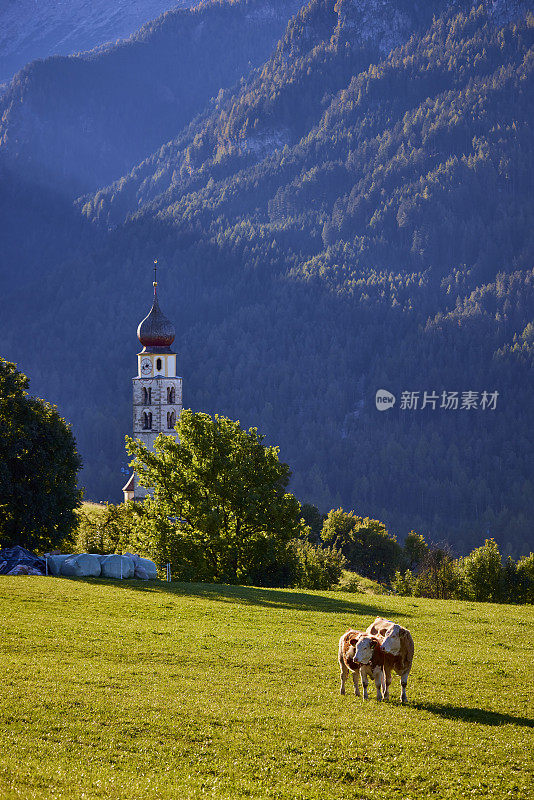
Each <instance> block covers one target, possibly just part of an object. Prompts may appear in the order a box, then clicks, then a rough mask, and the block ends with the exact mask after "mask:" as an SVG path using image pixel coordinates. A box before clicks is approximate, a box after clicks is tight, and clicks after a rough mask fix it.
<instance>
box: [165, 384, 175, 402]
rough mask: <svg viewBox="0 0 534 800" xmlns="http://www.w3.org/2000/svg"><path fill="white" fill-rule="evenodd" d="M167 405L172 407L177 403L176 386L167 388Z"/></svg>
mask: <svg viewBox="0 0 534 800" xmlns="http://www.w3.org/2000/svg"><path fill="white" fill-rule="evenodd" d="M167 403H170V404H171V405H174V403H176V389H175V388H174V386H167Z"/></svg>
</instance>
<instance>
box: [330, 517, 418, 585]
mask: <svg viewBox="0 0 534 800" xmlns="http://www.w3.org/2000/svg"><path fill="white" fill-rule="evenodd" d="M321 538H322V540H323V541H324V542H326V543H327V544H330V545H332V546H333V547H336V548H337V549H339V550H340V551H341V552H342V553H343V555H344V556H345V558H346V559H347V563H348V565H349V566H350V568H351V569H353V570H354V571H355V572H358V573H359V574H360V575H363V576H365V577H366V578H373V579H374V580H378V581H380V580H387V579H389V578H391V577H393V575H394V573H395V569H396V567H397V566H398V565H399V564H400V562H401V560H402V549H401V547H400V545H399V544H398V542H397V540H396V539H395V537H394V536H392V535H391V534H389V533H388V531H387V530H386V526H385V525H384V524H383V523H382V522H380V521H379V520H376V519H370V518H369V517H358V516H356V515H355V514H354V513H353V512H352V511H349V512H346V511H343V509H342V508H338V509H332V510H331V511H330V512H329V513H328V516H327V518H326V520H325V522H324V525H323V529H322V531H321Z"/></svg>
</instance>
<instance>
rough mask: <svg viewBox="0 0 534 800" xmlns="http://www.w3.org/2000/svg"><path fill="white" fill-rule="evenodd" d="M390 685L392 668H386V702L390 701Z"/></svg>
mask: <svg viewBox="0 0 534 800" xmlns="http://www.w3.org/2000/svg"><path fill="white" fill-rule="evenodd" d="M390 683H391V667H386V666H384V700H389V686H390Z"/></svg>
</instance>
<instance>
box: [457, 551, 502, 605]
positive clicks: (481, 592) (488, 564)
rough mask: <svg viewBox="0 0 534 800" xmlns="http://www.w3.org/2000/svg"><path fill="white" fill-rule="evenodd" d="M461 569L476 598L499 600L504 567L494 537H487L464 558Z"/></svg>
mask: <svg viewBox="0 0 534 800" xmlns="http://www.w3.org/2000/svg"><path fill="white" fill-rule="evenodd" d="M461 569H462V573H463V576H464V580H465V583H466V587H467V591H468V593H469V595H470V596H471V597H472V598H473V599H474V600H480V601H488V602H498V601H499V600H500V599H501V586H502V574H503V568H502V563H501V554H500V552H499V548H498V546H497V542H495V541H494V539H486V541H485V542H484V544H483V545H482V547H477V548H476V549H475V550H473V552H472V553H470V554H469V555H468V556H466V557H465V558H464V559H462V562H461Z"/></svg>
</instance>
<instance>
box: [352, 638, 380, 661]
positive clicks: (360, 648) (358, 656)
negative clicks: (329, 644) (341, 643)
mask: <svg viewBox="0 0 534 800" xmlns="http://www.w3.org/2000/svg"><path fill="white" fill-rule="evenodd" d="M374 649H375V648H374V640H373V639H372V638H371V637H370V636H362V638H361V639H360V640H359V641H358V642H357V643H356V647H355V648H354V660H355V661H358V662H359V663H360V664H368V663H369V662H370V660H371V659H372V657H373V652H374Z"/></svg>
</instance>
